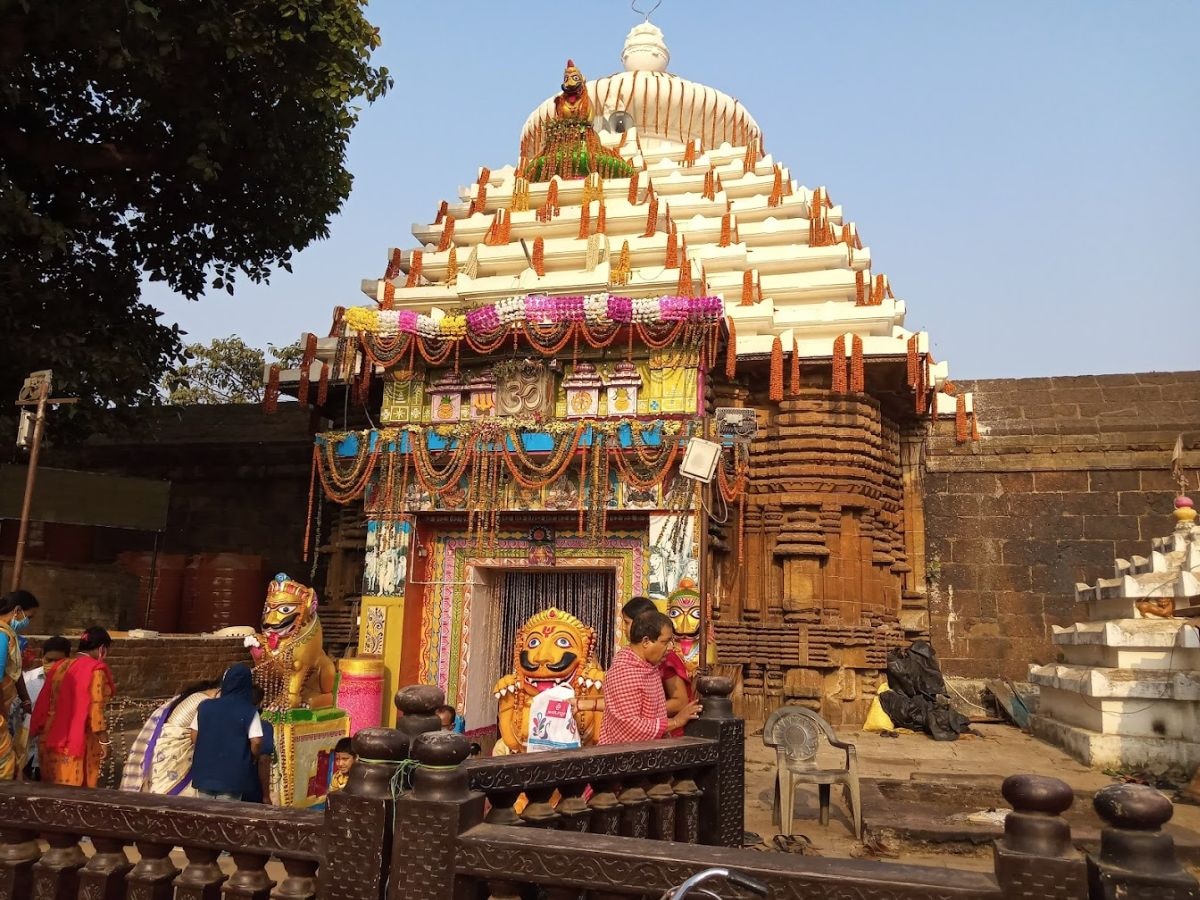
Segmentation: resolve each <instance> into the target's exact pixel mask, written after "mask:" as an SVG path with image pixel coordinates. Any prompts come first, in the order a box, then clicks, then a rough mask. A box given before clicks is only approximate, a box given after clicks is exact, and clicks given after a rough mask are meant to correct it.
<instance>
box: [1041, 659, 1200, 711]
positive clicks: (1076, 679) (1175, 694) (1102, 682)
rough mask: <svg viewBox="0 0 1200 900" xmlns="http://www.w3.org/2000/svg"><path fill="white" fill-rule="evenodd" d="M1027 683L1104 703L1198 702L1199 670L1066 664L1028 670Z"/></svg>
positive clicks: (1199, 697) (1053, 664)
mask: <svg viewBox="0 0 1200 900" xmlns="http://www.w3.org/2000/svg"><path fill="white" fill-rule="evenodd" d="M1029 680H1030V681H1031V682H1033V683H1034V684H1036V685H1038V686H1039V687H1042V688H1053V689H1056V690H1060V691H1070V692H1073V693H1076V694H1080V695H1082V696H1084V697H1094V698H1099V699H1104V700H1134V699H1140V700H1145V701H1150V700H1168V701H1177V702H1185V703H1200V671H1179V670H1171V669H1143V670H1138V671H1133V670H1128V669H1116V668H1094V667H1091V666H1076V665H1069V664H1065V663H1051V664H1050V665H1045V666H1039V665H1032V666H1030V667H1029Z"/></svg>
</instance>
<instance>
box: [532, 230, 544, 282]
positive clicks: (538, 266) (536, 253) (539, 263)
mask: <svg viewBox="0 0 1200 900" xmlns="http://www.w3.org/2000/svg"><path fill="white" fill-rule="evenodd" d="M533 271H534V272H536V273H537V276H538V278H542V277H543V276H545V274H546V239H545V238H543V237H541V236H540V235H539V236H538V237H536V238H534V239H533Z"/></svg>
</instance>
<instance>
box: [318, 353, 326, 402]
mask: <svg viewBox="0 0 1200 900" xmlns="http://www.w3.org/2000/svg"><path fill="white" fill-rule="evenodd" d="M328 399H329V366H328V365H326V364H325V363H321V380H320V381H318V382H317V406H324V405H325V401H326V400H328Z"/></svg>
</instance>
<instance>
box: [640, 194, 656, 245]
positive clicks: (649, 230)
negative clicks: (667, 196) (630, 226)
mask: <svg viewBox="0 0 1200 900" xmlns="http://www.w3.org/2000/svg"><path fill="white" fill-rule="evenodd" d="M646 196H647V197H649V199H650V203H649V206H648V207H647V209H646V230H645V232H643V233H642V237H653V235H654V232H656V231H658V197H657V196H655V195H654V187H653V185H651V188H650V190H649V191H647V192H646Z"/></svg>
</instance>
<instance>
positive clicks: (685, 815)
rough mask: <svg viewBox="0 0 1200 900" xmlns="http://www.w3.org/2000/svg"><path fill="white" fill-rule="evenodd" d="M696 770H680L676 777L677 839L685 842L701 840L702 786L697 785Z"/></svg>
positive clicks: (691, 842) (693, 842)
mask: <svg viewBox="0 0 1200 900" xmlns="http://www.w3.org/2000/svg"><path fill="white" fill-rule="evenodd" d="M695 774H696V773H695V772H693V771H692V770H691V769H688V770H686V771H683V772H680V773H679V777H678V778H676V779H675V796H676V797H677V798H679V799H678V801H677V802H676V805H675V840H677V841H679V842H680V843H683V844H695V843H697V842H698V841H699V840H700V794H701V793H702V792H701V790H700V788H699V787H698V786H697V785H696V779H695Z"/></svg>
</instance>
